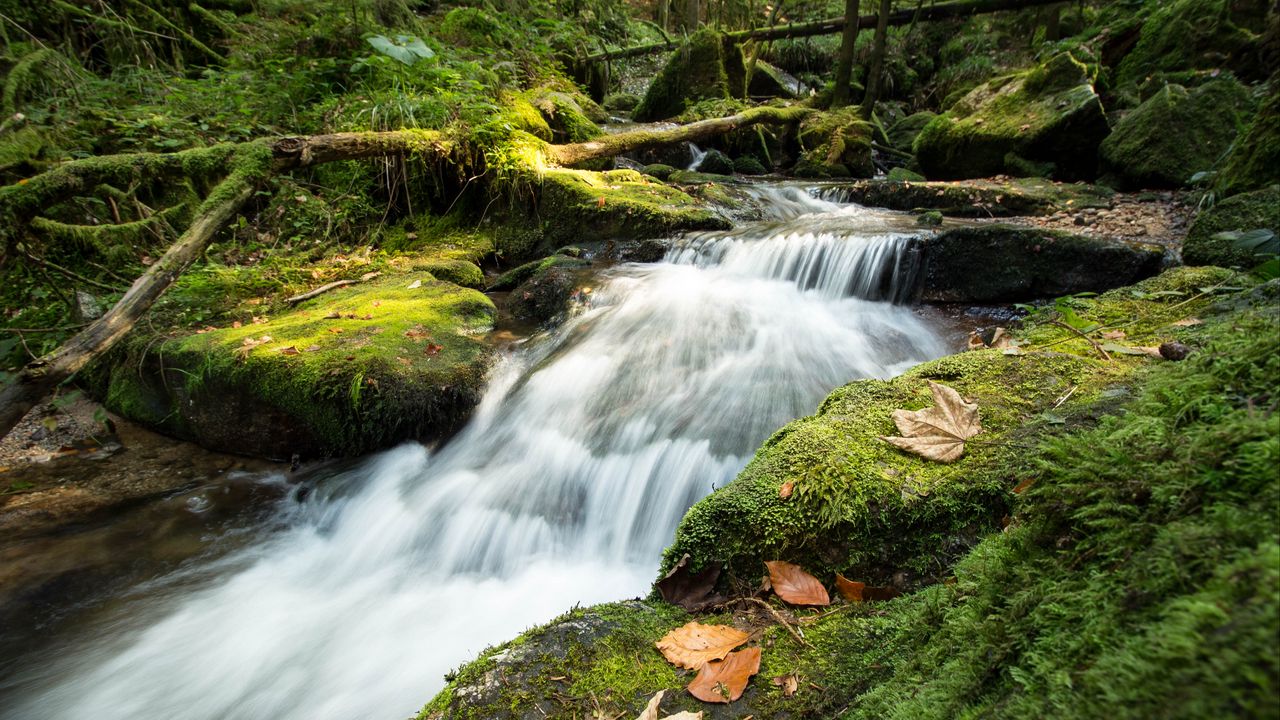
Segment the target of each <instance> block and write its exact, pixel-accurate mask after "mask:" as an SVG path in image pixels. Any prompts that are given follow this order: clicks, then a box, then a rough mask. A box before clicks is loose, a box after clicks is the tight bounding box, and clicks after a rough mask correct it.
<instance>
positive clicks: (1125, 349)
mask: <svg viewBox="0 0 1280 720" xmlns="http://www.w3.org/2000/svg"><path fill="white" fill-rule="evenodd" d="M1101 347H1102V349H1103V350H1106V351H1107V352H1109V353H1111V354H1113V355H1150V356H1151V357H1160V348H1158V347H1129V346H1127V345H1120V344H1117V343H1113V342H1109V343H1102V345H1101Z"/></svg>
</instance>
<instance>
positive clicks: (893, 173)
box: [885, 167, 924, 182]
mask: <svg viewBox="0 0 1280 720" xmlns="http://www.w3.org/2000/svg"><path fill="white" fill-rule="evenodd" d="M885 179H886V180H888V181H889V182H924V176H923V175H921V174H920V173H918V172H911V171H910V170H908V169H906V168H904V167H896V168H893V169H891V170H889V174H888V175H887V176H885Z"/></svg>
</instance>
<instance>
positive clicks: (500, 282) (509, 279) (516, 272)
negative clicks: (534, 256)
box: [487, 254, 591, 292]
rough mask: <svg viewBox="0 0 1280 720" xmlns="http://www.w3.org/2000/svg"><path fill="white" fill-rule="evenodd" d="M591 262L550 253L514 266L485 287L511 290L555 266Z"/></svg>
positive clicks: (575, 265) (587, 263)
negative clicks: (547, 255) (541, 257)
mask: <svg viewBox="0 0 1280 720" xmlns="http://www.w3.org/2000/svg"><path fill="white" fill-rule="evenodd" d="M590 264H591V263H590V262H589V261H587V260H582V259H580V258H576V257H571V256H569V255H561V254H556V255H551V256H549V257H545V258H543V259H541V260H534V261H533V262H527V263H525V264H523V265H519V266H517V267H514V268H512V269H510V270H508V271H506V272H504V273H502V275H500V276H499V277H498V279H497V280H494V281H493V283H491V284H490V285H489V287H488V288H487V290H488V291H490V292H493V291H501V290H513V289H515V287H516V286H517V285H520V284H521V283H523V282H525V281H526V280H528V279H530V278H532V277H533V276H535V275H537V274H539V273H542V272H546V271H547V270H550V269H551V268H555V267H584V266H586V265H590Z"/></svg>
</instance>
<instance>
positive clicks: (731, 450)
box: [0, 188, 945, 720]
mask: <svg viewBox="0 0 1280 720" xmlns="http://www.w3.org/2000/svg"><path fill="white" fill-rule="evenodd" d="M753 192H756V193H757V196H758V197H759V198H760V199H761V200H762V202H764V203H765V204H767V205H768V206H769V207H771V208H772V210H773V211H772V213H771V216H770V218H769V219H768V220H766V221H763V222H760V223H757V224H754V225H749V226H744V227H740V228H737V229H735V230H732V231H728V232H722V233H704V234H699V235H696V236H693V237H690V238H687V239H686V240H685V241H684V242H682V243H680V244H679V245H678V246H677V247H676V248H674V249H673V250H672V251H671V253H670V255H669V256H668V258H667V261H666V262H662V263H656V264H651V265H623V266H619V267H616V268H614V269H612V270H610V271H609V272H608V273H607V275H606V277H604V278H603V279H602V282H601V284H600V286H599V287H598V288H597V289H596V291H595V292H594V293H593V294H592V298H593V299H592V304H591V306H590V307H589V308H587V309H586V310H585V311H584V312H582V313H581V314H579V315H576V316H575V317H573V318H571V319H570V320H568V321H566V322H565V323H564V324H563V325H562V326H560V327H559V328H558V329H557V330H555V331H554V332H551V333H549V334H548V335H547V336H546V337H544V338H542V339H541V340H539V341H537V342H532V343H529V344H528V346H527V347H525V348H523V349H521V350H518V351H516V352H514V353H512V354H511V355H509V356H508V357H506V358H505V359H504V360H503V361H502V362H501V363H500V365H499V366H498V367H497V368H496V369H495V371H494V374H493V376H492V378H491V382H490V387H489V390H488V392H487V394H486V396H485V398H484V400H483V401H482V404H481V406H480V407H479V408H478V409H477V412H476V413H475V416H474V418H473V419H472V421H471V422H470V423H469V424H468V426H467V427H466V428H465V429H464V430H463V431H462V432H461V433H460V434H459V436H457V437H456V438H454V439H453V441H451V442H450V443H448V444H447V445H445V446H444V447H443V448H441V449H440V450H438V451H435V452H429V451H428V450H427V449H425V448H423V447H422V446H419V445H417V444H412V443H411V444H406V445H403V446H401V447H398V448H395V449H392V450H389V451H386V452H383V453H380V454H378V455H375V456H372V457H369V458H366V459H364V460H362V461H360V462H358V463H356V464H355V465H354V466H353V467H351V468H350V469H348V470H346V471H344V472H343V473H342V474H341V475H340V476H339V477H337V478H334V479H333V480H331V481H330V482H328V483H326V484H324V485H321V486H320V488H319V490H318V491H317V492H316V493H313V494H312V495H311V496H310V497H307V498H305V499H301V498H299V497H298V496H296V495H295V496H291V497H290V498H287V499H285V500H283V501H281V507H280V508H279V518H280V520H279V522H280V523H281V524H283V525H284V526H285V527H284V529H282V530H280V531H279V532H276V533H275V534H274V535H271V536H269V539H267V540H266V541H264V542H262V543H259V544H257V545H255V546H254V547H252V548H250V549H246V550H242V551H239V552H237V553H234V554H233V555H232V556H230V557H227V558H224V559H223V560H220V561H219V562H218V563H216V564H214V565H213V566H210V565H209V564H201V563H193V564H191V565H190V566H188V567H186V568H184V569H182V570H180V571H178V572H176V573H173V574H172V575H171V576H169V577H167V578H163V579H161V580H160V581H157V582H155V583H154V584H153V585H152V586H151V587H150V588H149V589H148V591H147V592H145V593H142V592H135V593H133V594H132V595H131V596H130V597H129V598H127V599H125V600H123V601H122V602H123V603H125V607H124V609H122V610H121V611H119V612H116V613H114V614H108V616H107V617H106V618H104V619H101V620H99V621H98V622H96V623H92V622H91V623H86V626H85V627H77V628H75V629H74V634H75V637H74V642H69V643H66V644H65V646H64V647H63V649H62V651H61V652H58V653H50V654H49V655H50V656H49V657H40V658H33V659H31V661H29V662H25V663H23V666H24V668H25V670H24V671H23V672H20V673H18V674H17V675H16V676H15V677H12V678H9V679H7V680H6V681H5V682H6V684H7V686H8V688H7V691H6V693H5V695H4V696H3V697H0V701H2V702H3V703H4V708H5V712H4V716H5V717H7V718H14V720H17V719H18V718H22V719H24V720H42V719H43V720H53V719H70V718H83V717H93V718H99V719H103V720H113V719H120V720H123V719H125V718H128V719H129V720H146V719H151V718H154V719H156V720H159V719H160V718H165V719H168V718H175V717H180V718H184V719H189V720H200V719H204V718H207V719H209V720H213V719H214V718H219V719H232V720H236V719H243V720H258V719H260V718H272V719H273V720H295V719H296V720H302V719H304V718H305V719H306V720H327V719H334V720H339V719H341V720H347V719H349V718H357V717H360V718H363V717H370V718H372V717H388V718H392V717H404V716H407V715H410V714H412V713H413V712H415V711H416V710H417V708H418V707H419V706H420V705H421V704H422V703H423V702H425V701H426V700H428V699H429V698H430V697H431V695H432V694H433V693H435V692H436V691H437V690H438V689H439V688H440V687H441V686H442V684H443V680H442V676H443V675H444V674H445V673H446V672H447V671H449V670H450V669H452V668H454V667H456V666H457V665H459V664H460V663H463V662H465V661H466V660H468V659H470V658H471V657H474V656H475V655H476V654H477V653H478V652H480V651H481V650H482V649H483V648H484V647H485V646H487V645H489V644H491V643H495V642H500V641H502V640H504V639H508V638H510V637H513V636H514V635H515V634H517V633H519V632H520V631H522V630H524V629H525V628H527V627H529V626H531V625H533V624H536V623H540V622H545V621H546V620H549V619H550V618H552V617H554V616H555V615H557V614H558V613H560V612H563V611H564V610H566V609H568V608H570V607H571V606H573V605H574V604H575V603H582V604H588V603H595V602H601V601H606V600H612V599H620V598H625V597H631V596H636V595H640V594H644V593H646V592H647V591H648V588H649V583H650V582H651V581H652V580H653V577H654V574H655V571H656V567H657V563H658V558H659V555H660V553H661V551H662V549H663V547H665V546H666V545H668V544H669V543H670V541H671V539H672V536H673V533H674V531H675V528H676V524H677V523H678V522H679V520H680V518H681V516H682V515H683V513H684V512H685V510H686V509H687V508H688V507H689V506H690V505H691V504H692V503H694V502H696V501H697V499H698V498H700V497H702V496H703V495H705V494H707V493H708V492H711V491H712V489H713V488H715V487H717V486H723V485H724V484H725V483H727V482H729V481H730V480H732V478H733V477H734V475H735V474H736V473H737V472H738V471H739V470H740V469H741V468H742V467H743V466H744V465H745V463H746V462H747V461H748V460H749V459H750V457H751V454H752V453H753V452H754V450H755V448H756V447H757V446H758V445H759V444H760V443H761V442H762V441H763V440H764V439H765V438H767V437H768V436H769V434H770V433H772V432H773V431H774V430H775V429H777V428H778V427H779V426H781V425H782V424H784V423H786V422H787V421H788V420H790V419H792V418H795V417H798V416H802V415H805V414H808V413H810V412H812V411H813V409H814V407H815V406H816V405H817V403H818V402H819V401H820V400H821V399H822V397H823V396H824V395H825V394H826V393H827V392H829V391H830V390H831V389H833V388H835V387H837V386H839V385H841V384H843V383H846V382H848V381H850V380H853V379H856V378H861V377H887V376H891V375H893V374H896V373H898V372H900V371H902V370H904V369H906V368H908V367H910V366H911V365H913V364H916V363H918V362H921V361H923V360H925V359H928V358H931V357H936V356H938V355H941V354H943V353H944V352H945V348H944V347H943V343H942V342H941V341H940V340H939V339H938V337H937V335H936V334H935V333H934V332H933V331H932V330H931V329H930V328H929V327H928V326H927V325H925V324H924V323H923V321H921V320H920V319H919V318H918V317H916V315H914V314H913V313H912V312H911V310H910V309H909V308H906V307H903V306H901V305H895V304H892V303H889V302H879V301H878V300H885V299H892V300H900V299H902V298H903V297H905V295H904V292H905V291H904V290H903V288H904V287H905V286H907V285H909V278H908V279H907V280H904V279H903V277H902V275H903V274H904V273H905V272H906V269H907V266H908V265H909V257H910V248H909V245H910V234H909V233H905V232H900V231H898V230H895V229H894V228H895V226H896V225H897V224H898V223H899V220H897V219H895V216H892V215H890V214H886V213H876V212H872V211H867V210H865V209H861V208H853V207H846V206H838V205H835V204H833V203H829V202H825V201H822V200H818V199H814V198H811V197H809V196H808V195H807V194H805V193H804V192H803V191H801V190H799V189H797V188H782V189H760V190H755V191H753Z"/></svg>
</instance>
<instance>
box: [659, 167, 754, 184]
mask: <svg viewBox="0 0 1280 720" xmlns="http://www.w3.org/2000/svg"><path fill="white" fill-rule="evenodd" d="M667 182H669V183H672V184H675V185H710V184H713V183H732V182H737V181H736V180H734V179H733V176H732V175H717V174H715V173H705V172H697V171H694V170H677V171H675V172H673V173H671V175H670V176H669V177H667Z"/></svg>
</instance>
